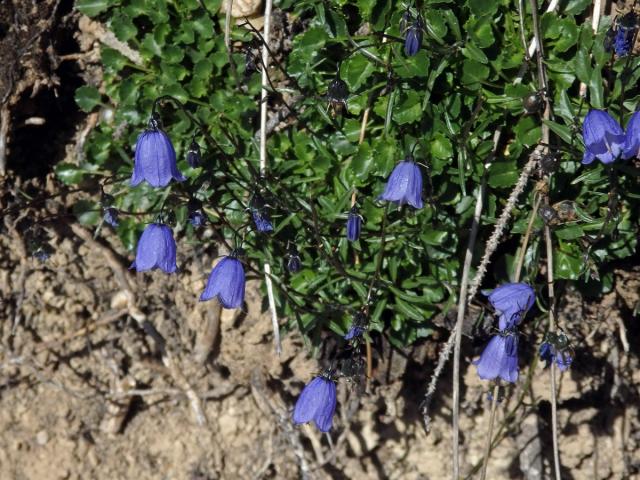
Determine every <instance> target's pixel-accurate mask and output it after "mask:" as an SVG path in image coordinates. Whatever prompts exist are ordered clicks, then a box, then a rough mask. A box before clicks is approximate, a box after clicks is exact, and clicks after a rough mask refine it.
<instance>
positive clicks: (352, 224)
mask: <svg viewBox="0 0 640 480" xmlns="http://www.w3.org/2000/svg"><path fill="white" fill-rule="evenodd" d="M361 228H362V217H361V216H360V214H359V213H358V209H357V207H353V208H352V209H351V211H350V212H349V217H348V218H347V240H349V241H350V242H355V241H356V240H358V238H360V230H361Z"/></svg>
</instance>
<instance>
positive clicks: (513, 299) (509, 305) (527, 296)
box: [488, 283, 536, 330]
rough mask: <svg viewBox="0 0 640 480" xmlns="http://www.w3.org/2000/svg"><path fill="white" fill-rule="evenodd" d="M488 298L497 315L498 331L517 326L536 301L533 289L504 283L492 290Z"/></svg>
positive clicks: (519, 284)
mask: <svg viewBox="0 0 640 480" xmlns="http://www.w3.org/2000/svg"><path fill="white" fill-rule="evenodd" d="M488 297H489V302H490V303H491V305H493V308H495V309H496V313H498V315H499V319H498V326H499V328H500V330H506V329H509V328H511V327H514V326H516V325H518V324H519V323H520V321H521V320H522V317H523V316H524V315H525V314H526V313H527V312H528V311H529V309H530V308H531V307H532V306H533V304H534V303H535V301H536V294H535V292H534V291H533V288H531V287H530V286H529V285H527V284H526V283H505V284H504V285H500V286H499V287H497V288H494V289H493V290H492V291H491V293H489V295H488Z"/></svg>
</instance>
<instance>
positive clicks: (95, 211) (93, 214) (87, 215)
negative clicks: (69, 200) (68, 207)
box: [72, 200, 102, 225]
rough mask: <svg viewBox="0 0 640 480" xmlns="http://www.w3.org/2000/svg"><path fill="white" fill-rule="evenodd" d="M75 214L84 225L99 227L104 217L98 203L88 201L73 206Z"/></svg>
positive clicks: (81, 201) (80, 201) (78, 202)
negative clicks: (98, 224)
mask: <svg viewBox="0 0 640 480" xmlns="http://www.w3.org/2000/svg"><path fill="white" fill-rule="evenodd" d="M72 210H73V214H74V215H75V216H76V219H77V220H78V222H79V223H80V224H82V225H97V223H98V222H99V221H100V217H101V216H102V211H101V209H100V207H99V206H98V204H97V203H95V202H91V201H88V200H79V201H77V202H76V203H75V204H74V205H73V208H72Z"/></svg>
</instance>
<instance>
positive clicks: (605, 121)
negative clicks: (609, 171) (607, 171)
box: [582, 110, 625, 165]
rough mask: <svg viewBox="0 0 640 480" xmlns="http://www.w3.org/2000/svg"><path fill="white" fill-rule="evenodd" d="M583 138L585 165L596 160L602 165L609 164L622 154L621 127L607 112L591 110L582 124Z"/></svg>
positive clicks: (622, 136)
mask: <svg viewBox="0 0 640 480" xmlns="http://www.w3.org/2000/svg"><path fill="white" fill-rule="evenodd" d="M582 136H583V138H584V146H585V151H584V157H583V158H582V163H583V164H585V165H587V164H589V163H591V162H593V161H594V160H595V159H596V158H597V159H598V160H600V161H601V162H602V163H611V162H613V161H614V160H616V159H617V158H618V157H619V156H620V154H621V153H622V149H623V148H624V146H625V134H624V131H623V130H622V127H620V125H619V124H618V122H616V121H615V119H614V118H613V117H612V116H611V115H609V114H608V113H607V112H604V111H602V110H591V111H589V113H587V116H586V117H585V118H584V122H583V124H582Z"/></svg>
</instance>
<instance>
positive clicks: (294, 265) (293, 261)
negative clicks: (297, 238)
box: [287, 253, 302, 273]
mask: <svg viewBox="0 0 640 480" xmlns="http://www.w3.org/2000/svg"><path fill="white" fill-rule="evenodd" d="M301 267H302V262H301V261H300V256H299V255H298V254H297V253H296V254H290V255H289V261H288V262H287V270H289V271H290V272H291V273H296V272H299V271H300V268H301Z"/></svg>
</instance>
